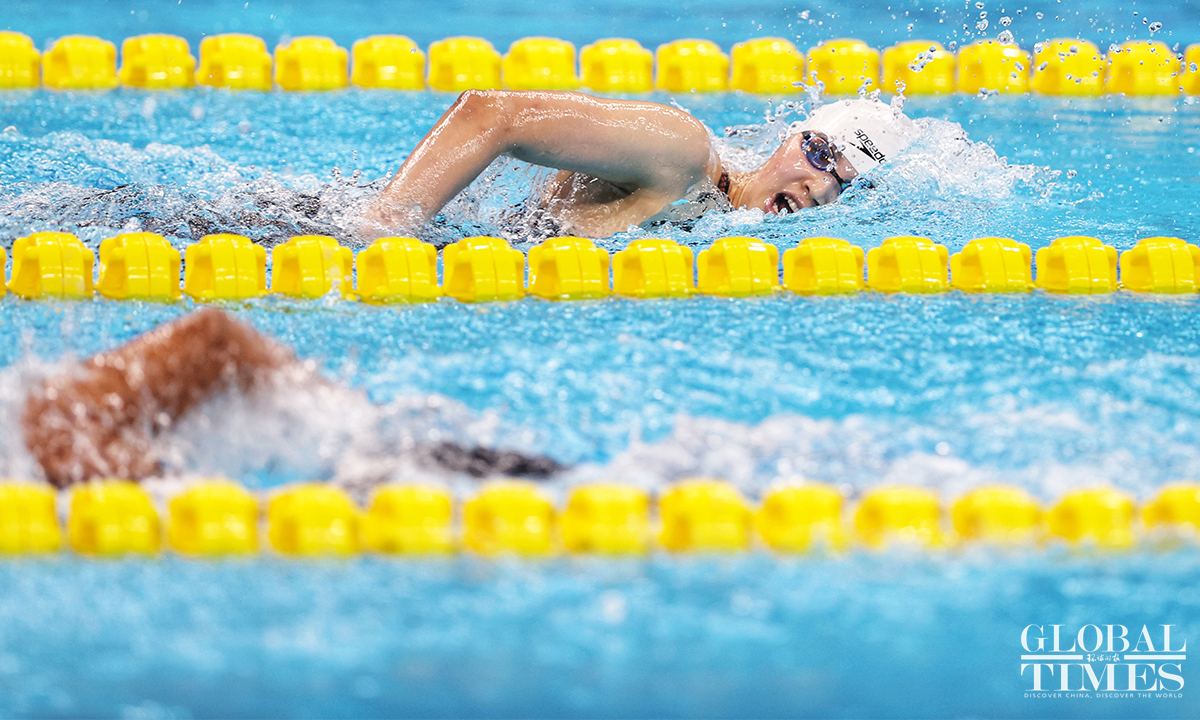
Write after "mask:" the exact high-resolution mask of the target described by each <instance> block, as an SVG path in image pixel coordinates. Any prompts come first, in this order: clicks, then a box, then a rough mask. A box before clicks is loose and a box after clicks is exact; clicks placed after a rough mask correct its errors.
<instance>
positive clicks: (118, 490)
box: [67, 480, 162, 556]
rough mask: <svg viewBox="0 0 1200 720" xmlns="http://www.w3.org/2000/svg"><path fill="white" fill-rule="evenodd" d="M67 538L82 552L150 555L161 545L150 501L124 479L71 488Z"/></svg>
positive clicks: (143, 492) (156, 520)
mask: <svg viewBox="0 0 1200 720" xmlns="http://www.w3.org/2000/svg"><path fill="white" fill-rule="evenodd" d="M67 537H68V539H69V540H70V543H71V547H72V548H73V549H74V550H75V552H77V553H80V554H82V555H107V556H112V555H127V554H139V555H152V554H155V553H157V552H158V550H159V547H160V546H161V544H162V530H161V527H160V522H159V519H158V511H157V510H155V509H154V502H153V501H152V500H151V499H150V495H149V494H148V493H147V492H146V491H145V490H143V489H142V488H141V486H139V485H138V484H137V483H133V482H129V481H128V480H101V481H95V482H89V483H84V484H82V485H79V486H77V487H75V488H74V490H73V492H72V493H71V514H70V516H69V517H68V519H67Z"/></svg>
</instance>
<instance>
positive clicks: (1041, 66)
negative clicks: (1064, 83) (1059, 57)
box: [1038, 62, 1050, 72]
mask: <svg viewBox="0 0 1200 720" xmlns="http://www.w3.org/2000/svg"><path fill="white" fill-rule="evenodd" d="M1048 67H1050V63H1048V62H1044V63H1042V64H1041V65H1038V72H1042V71H1043V70H1045V69H1046V68H1048Z"/></svg>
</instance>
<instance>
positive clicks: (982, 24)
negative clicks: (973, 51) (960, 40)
mask: <svg viewBox="0 0 1200 720" xmlns="http://www.w3.org/2000/svg"><path fill="white" fill-rule="evenodd" d="M975 29H976V30H978V31H979V32H983V31H984V30H987V29H988V21H987V20H980V21H979V22H977V23H975Z"/></svg>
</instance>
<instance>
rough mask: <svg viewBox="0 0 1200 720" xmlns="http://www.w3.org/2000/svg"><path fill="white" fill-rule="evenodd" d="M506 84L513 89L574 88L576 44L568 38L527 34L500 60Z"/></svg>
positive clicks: (577, 85) (577, 81) (575, 83)
mask: <svg viewBox="0 0 1200 720" xmlns="http://www.w3.org/2000/svg"><path fill="white" fill-rule="evenodd" d="M500 72H501V75H502V77H503V78H504V86H505V87H507V88H511V89H513V90H574V89H575V88H577V87H579V78H578V77H577V76H576V75H575V46H574V45H572V44H571V43H569V42H567V41H566V40H559V39H558V38H548V37H527V38H522V39H520V40H517V41H516V42H514V43H513V44H512V45H511V46H510V47H509V48H508V52H507V53H505V54H504V58H503V59H502V60H501V61H500Z"/></svg>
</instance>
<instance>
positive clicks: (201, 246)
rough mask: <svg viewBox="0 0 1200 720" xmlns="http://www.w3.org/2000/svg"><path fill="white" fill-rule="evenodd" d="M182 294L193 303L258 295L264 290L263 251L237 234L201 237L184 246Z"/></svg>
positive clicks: (260, 246)
mask: <svg viewBox="0 0 1200 720" xmlns="http://www.w3.org/2000/svg"><path fill="white" fill-rule="evenodd" d="M183 291H184V292H185V293H187V294H188V295H190V296H191V297H192V299H193V300H196V301H197V302H212V301H214V300H243V299H245V298H252V297H257V296H259V295H262V294H263V293H265V292H266V291H267V251H266V250H265V249H263V246H262V245H258V244H256V243H253V242H251V241H250V239H249V238H247V237H243V236H241V235H205V236H204V237H203V238H201V239H200V242H198V243H193V244H191V245H188V248H187V251H186V253H185V256H184V264H183Z"/></svg>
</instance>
